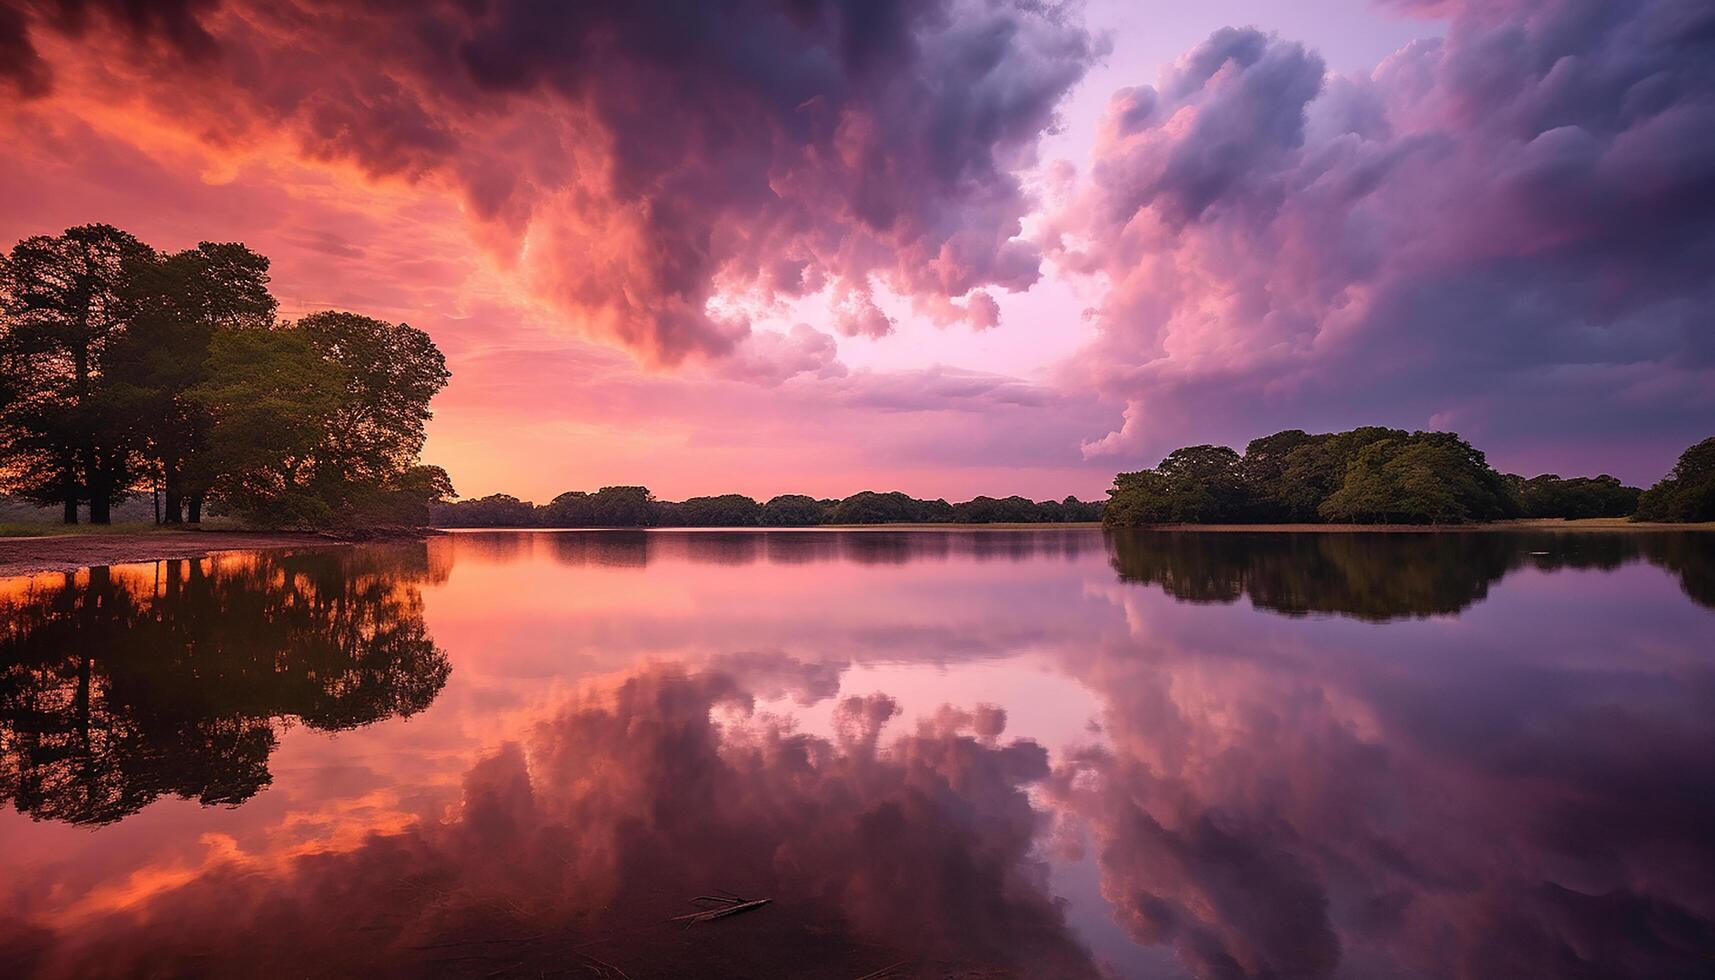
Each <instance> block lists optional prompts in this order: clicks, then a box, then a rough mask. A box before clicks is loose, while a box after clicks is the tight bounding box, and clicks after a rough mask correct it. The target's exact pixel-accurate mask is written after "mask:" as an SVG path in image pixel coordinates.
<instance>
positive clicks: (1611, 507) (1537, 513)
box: [1507, 473, 1642, 520]
mask: <svg viewBox="0 0 1715 980" xmlns="http://www.w3.org/2000/svg"><path fill="white" fill-rule="evenodd" d="M1507 483H1508V487H1509V489H1510V490H1511V492H1512V494H1513V496H1514V497H1516V498H1517V499H1518V502H1519V507H1520V508H1521V509H1522V510H1523V512H1524V516H1526V517H1538V518H1556V517H1558V518H1564V519H1566V520H1578V519H1581V518H1587V517H1625V516H1626V515H1628V514H1630V513H1632V512H1633V511H1634V510H1636V509H1637V506H1638V496H1639V494H1641V493H1642V491H1641V490H1639V489H1638V488H1637V487H1628V486H1625V485H1623V484H1621V483H1620V481H1619V480H1618V479H1616V478H1615V477H1612V476H1609V475H1608V474H1606V473H1604V474H1602V475H1601V476H1593V477H1592V476H1579V477H1573V478H1571V479H1561V478H1560V477H1559V476H1556V475H1555V474H1553V473H1544V474H1542V475H1541V476H1535V477H1532V478H1530V479H1528V480H1526V479H1524V478H1523V477H1518V476H1509V477H1507Z"/></svg>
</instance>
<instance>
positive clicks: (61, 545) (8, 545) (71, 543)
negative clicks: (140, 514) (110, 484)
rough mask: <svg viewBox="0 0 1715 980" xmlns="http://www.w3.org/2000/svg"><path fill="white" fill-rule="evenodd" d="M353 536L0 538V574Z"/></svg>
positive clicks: (335, 541)
mask: <svg viewBox="0 0 1715 980" xmlns="http://www.w3.org/2000/svg"><path fill="white" fill-rule="evenodd" d="M350 543H352V539H350V538H343V537H330V536H328V535H325V534H314V533H309V532H300V531H189V530H186V531H167V530H154V529H152V528H151V529H150V530H148V531H113V532H80V533H77V534H44V535H41V536H36V537H6V538H0V577H13V576H21V575H35V574H40V573H43V572H74V571H77V570H79V569H83V568H90V567H96V566H102V565H128V564H134V563H138V562H152V561H175V560H179V559H185V558H206V557H208V556H209V555H214V554H220V553H222V552H227V551H272V550H278V549H282V548H328V547H337V546H339V545H344V544H350Z"/></svg>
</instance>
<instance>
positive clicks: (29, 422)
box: [0, 225, 154, 524]
mask: <svg viewBox="0 0 1715 980" xmlns="http://www.w3.org/2000/svg"><path fill="white" fill-rule="evenodd" d="M153 261H154V254H153V252H152V251H151V250H150V248H149V247H148V246H147V245H144V244H143V243H142V242H140V241H138V240H137V239H135V238H133V237H132V236H130V235H128V234H126V233H125V232H123V231H120V230H119V229H117V228H114V227H112V226H110V225H81V226H79V227H76V228H70V229H67V230H66V232H65V233H64V234H61V235H52V236H50V235H37V236H34V237H31V238H26V239H24V240H23V241H21V242H19V243H17V244H16V245H14V246H13V247H12V250H11V252H10V254H8V255H7V256H5V258H4V259H3V260H0V369H3V370H4V371H5V373H6V378H5V380H4V381H3V382H0V389H3V390H4V392H5V393H6V396H7V399H6V402H5V405H4V412H3V415H0V435H3V438H0V453H4V459H3V460H0V469H3V470H4V471H5V473H6V475H7V477H8V480H7V482H8V483H9V484H10V489H11V490H12V491H13V492H15V493H18V494H19V495H21V496H23V497H25V498H26V499H29V500H34V501H36V502H38V503H44V504H51V503H59V504H60V505H61V506H62V507H63V508H64V513H65V520H66V522H67V523H76V521H77V505H78V503H79V502H80V501H88V503H89V519H90V522H91V523H95V524H106V523H109V522H110V520H111V517H110V514H111V509H112V505H113V500H114V498H115V497H117V496H123V495H124V494H125V492H126V491H127V489H128V488H129V486H130V483H131V479H132V476H133V473H134V470H133V466H134V463H135V454H134V453H133V440H134V439H135V438H136V426H135V425H134V422H135V418H134V416H133V415H132V414H131V413H130V411H129V408H130V406H129V405H128V404H126V403H125V401H124V400H122V399H121V398H119V397H117V395H116V392H115V390H114V386H113V385H112V384H111V383H110V378H109V376H108V367H109V357H110V355H111V354H112V352H113V349H114V347H115V345H116V343H117V342H118V340H119V338H120V337H121V336H122V335H123V334H124V332H125V330H126V328H127V326H128V324H129V323H130V321H131V318H132V316H133V314H134V307H133V304H132V297H131V296H130V289H129V283H130V281H131V279H132V277H133V276H134V274H135V273H136V272H137V270H139V269H141V268H144V267H147V266H149V265H150V264H152V262H153Z"/></svg>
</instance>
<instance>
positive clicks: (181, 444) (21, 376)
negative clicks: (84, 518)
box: [0, 225, 452, 526]
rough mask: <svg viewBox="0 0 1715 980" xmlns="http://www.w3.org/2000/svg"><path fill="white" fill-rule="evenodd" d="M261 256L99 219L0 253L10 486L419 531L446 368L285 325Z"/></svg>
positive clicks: (400, 329) (359, 328)
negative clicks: (127, 229) (428, 437)
mask: <svg viewBox="0 0 1715 980" xmlns="http://www.w3.org/2000/svg"><path fill="white" fill-rule="evenodd" d="M275 308H276V306H275V302H274V299H273V297H272V296H270V295H269V293H268V260H267V259H266V258H265V257H263V256H261V255H258V254H257V253H255V252H252V251H251V250H249V249H248V248H245V247H244V246H243V245H240V244H233V243H227V244H221V243H212V242H203V243H201V244H199V245H198V246H197V247H196V248H193V249H187V250H185V251H182V252H176V253H171V254H162V253H158V252H156V251H155V250H154V249H152V248H150V247H149V246H147V245H144V244H143V243H142V242H139V241H138V240H137V239H135V238H133V237H131V236H130V235H127V234H126V233H124V232H122V231H119V230H118V229H116V228H112V227H109V226H106V225H88V226H83V227H79V228H72V229H69V230H67V231H66V232H65V233H64V234H62V235H58V236H37V237H35V238H28V239H25V240H23V241H21V242H19V243H18V244H17V245H16V246H14V247H13V249H12V250H11V252H10V253H9V254H8V255H7V256H5V257H4V259H3V260H0V490H4V491H10V492H13V493H15V494H18V495H19V496H22V497H24V498H25V499H28V500H32V501H35V502H37V503H43V504H49V503H60V504H62V505H63V508H64V513H65V517H66V520H67V522H68V523H70V522H74V521H75V520H76V517H77V505H78V504H79V502H81V501H87V502H88V504H89V508H90V520H91V521H92V522H93V523H106V522H107V521H108V520H109V518H110V511H111V505H112V503H113V502H114V501H115V500H119V499H122V498H123V497H124V496H126V495H127V494H132V493H135V492H136V491H137V490H138V488H139V487H153V488H156V489H160V490H162V491H164V500H163V504H164V513H163V515H162V516H163V519H164V520H165V521H166V522H168V523H176V522H177V521H179V520H180V519H181V518H182V516H184V513H185V509H186V508H187V507H188V510H189V516H190V518H191V520H193V521H194V520H198V519H199V518H200V514H201V510H202V503H203V498H204V496H205V495H208V494H215V495H218V496H219V497H220V498H221V499H220V503H221V504H222V505H223V506H224V507H225V509H226V510H227V511H229V512H233V513H236V514H239V515H240V516H242V517H244V518H245V519H247V520H249V521H252V522H255V523H261V524H268V525H276V526H320V525H324V524H329V523H335V524H356V523H368V522H377V521H380V522H387V523H413V522H418V521H420V520H422V519H424V518H425V517H426V516H427V511H428V506H429V504H430V503H432V502H433V501H435V500H438V499H440V498H443V497H445V496H448V495H450V493H451V490H452V488H451V485H450V483H449V482H448V480H447V477H446V473H445V472H444V471H441V470H438V469H433V468H424V467H420V466H419V465H418V461H417V457H418V454H419V453H420V451H421V450H422V446H423V439H424V425H425V423H426V422H427V420H428V418H429V408H428V405H429V400H430V399H431V398H432V397H433V396H434V395H435V393H436V392H438V391H439V390H440V389H441V388H442V387H443V386H445V384H446V382H447V378H448V373H447V370H446V363H445V360H444V359H443V358H442V356H441V353H440V351H438V350H436V349H435V345H434V343H433V342H432V341H430V339H429V337H428V335H426V334H424V333H423V332H422V331H420V330H416V329H413V328H412V327H410V326H407V325H405V324H394V323H386V322H384V321H381V320H375V319H372V318H370V317H364V316H358V315H356V314H352V313H339V312H325V313H316V314H313V315H311V316H307V317H305V318H304V319H303V320H301V321H299V322H298V323H297V324H290V325H288V324H276V323H275V321H274V314H275Z"/></svg>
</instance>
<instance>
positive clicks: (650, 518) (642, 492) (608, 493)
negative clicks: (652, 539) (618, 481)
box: [590, 487, 655, 527]
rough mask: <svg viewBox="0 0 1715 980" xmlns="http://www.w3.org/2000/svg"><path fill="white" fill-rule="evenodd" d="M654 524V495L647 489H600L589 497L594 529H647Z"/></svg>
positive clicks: (591, 522)
mask: <svg viewBox="0 0 1715 980" xmlns="http://www.w3.org/2000/svg"><path fill="white" fill-rule="evenodd" d="M654 523H655V495H654V494H652V493H650V492H649V488H648V487H602V488H601V489H600V490H597V491H596V492H595V494H594V495H593V496H591V497H590V524H591V525H592V526H594V527H649V526H651V525H653V524H654Z"/></svg>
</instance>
